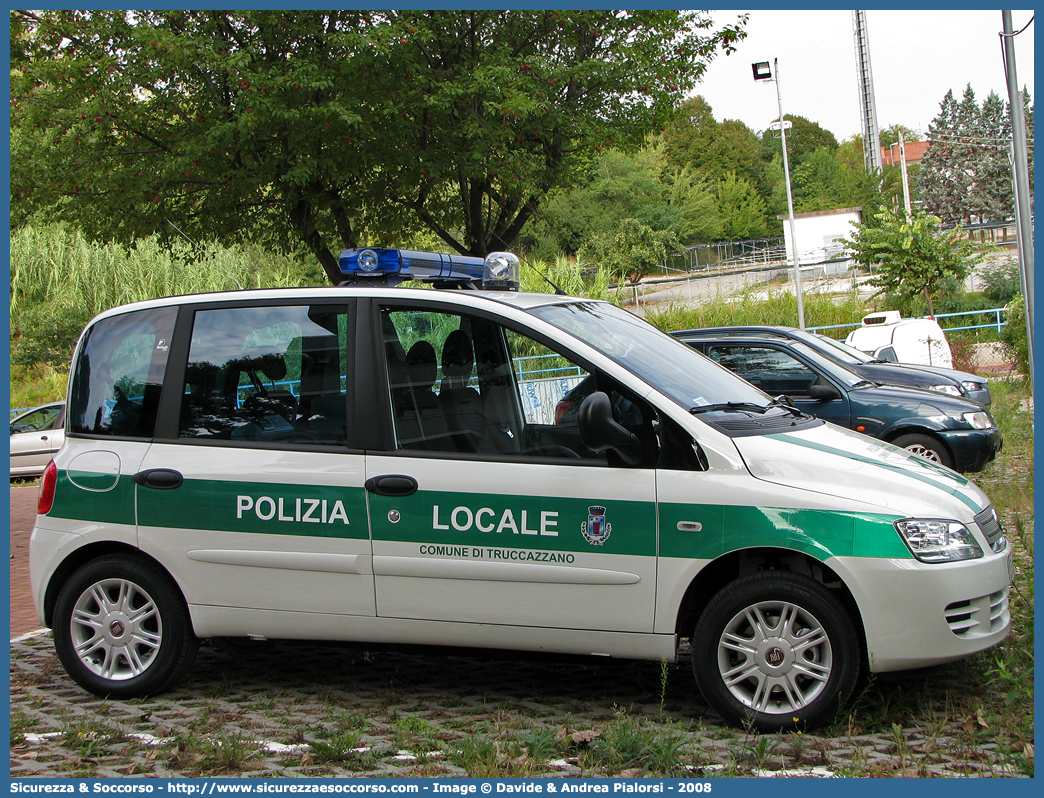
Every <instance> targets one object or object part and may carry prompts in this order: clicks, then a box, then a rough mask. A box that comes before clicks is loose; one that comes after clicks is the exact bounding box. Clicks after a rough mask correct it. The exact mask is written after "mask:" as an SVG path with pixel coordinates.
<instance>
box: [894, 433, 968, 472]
mask: <svg viewBox="0 0 1044 798" xmlns="http://www.w3.org/2000/svg"><path fill="white" fill-rule="evenodd" d="M892 444H893V445H895V446H898V447H899V448H900V449H906V451H908V452H910V453H911V454H916V455H917V456H918V457H923V458H924V459H925V460H928V461H929V462H931V463H938V464H939V465H943V466H946V467H947V468H953V458H952V457H951V456H950V453H949V452H948V451H947V450H946V447H945V446H943V445H942V444H941V443H940V442H939V441H938V440H936V439H935V438H933V437H932V436H931V435H924V434H922V433H919V432H911V433H908V434H906V435H900V436H899V437H898V438H896V439H895V440H893V441H892Z"/></svg>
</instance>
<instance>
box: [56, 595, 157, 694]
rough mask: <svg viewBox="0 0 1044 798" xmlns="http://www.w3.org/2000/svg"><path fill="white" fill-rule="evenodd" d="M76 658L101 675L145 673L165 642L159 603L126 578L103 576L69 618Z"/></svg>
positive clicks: (116, 678)
mask: <svg viewBox="0 0 1044 798" xmlns="http://www.w3.org/2000/svg"><path fill="white" fill-rule="evenodd" d="M69 633H70V635H71V637H72V644H73V647H74V649H75V651H76V656H77V657H79V659H80V662H82V663H83V665H84V667H86V668H87V669H88V670H89V671H91V672H92V673H94V674H95V675H97V676H100V677H102V678H103V679H111V680H113V681H125V680H127V679H133V678H134V677H135V676H139V675H141V674H142V673H144V672H145V671H146V670H147V669H148V667H149V666H150V665H151V664H152V662H153V661H154V660H155V658H156V655H157V654H158V653H159V650H160V644H161V643H162V641H163V621H162V619H161V618H160V613H159V610H158V609H157V607H156V602H155V601H153V600H152V597H151V596H150V595H149V594H148V593H146V592H145V591H144V590H142V589H141V587H139V586H138V585H136V584H134V583H133V582H131V581H129V580H127V579H103V580H100V581H98V582H95V583H94V584H93V585H91V586H90V587H89V588H87V589H86V590H84V591H83V593H81V594H80V597H79V598H78V599H77V600H76V604H75V605H74V606H73V610H72V617H71V618H70V620H69Z"/></svg>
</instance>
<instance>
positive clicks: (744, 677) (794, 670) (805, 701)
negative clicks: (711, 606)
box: [718, 601, 833, 715]
mask: <svg viewBox="0 0 1044 798" xmlns="http://www.w3.org/2000/svg"><path fill="white" fill-rule="evenodd" d="M832 667H833V656H832V652H831V647H830V638H829V637H828V636H827V634H826V631H825V630H824V629H823V625H822V624H821V623H820V622H819V621H818V620H817V619H816V617H815V616H814V615H812V613H810V612H808V610H805V609H803V608H802V607H800V606H798V605H797V604H791V603H789V602H785V601H762V602H759V603H757V604H752V605H751V606H749V607H747V608H746V609H744V610H741V611H740V612H738V613H736V615H735V616H733V618H732V620H731V621H729V623H728V624H727V625H726V626H725V630H724V631H723V632H722V635H721V638H720V640H719V641H718V672H719V673H720V674H721V678H722V680H723V681H724V683H725V687H726V688H727V689H728V691H729V692H730V693H732V695H733V697H735V698H736V700H738V701H739V702H740V703H742V704H743V705H744V706H746V707H749V708H750V709H752V710H755V711H757V712H764V713H767V714H770V715H782V714H786V713H791V712H796V711H797V710H800V709H803V708H804V707H807V706H808V705H809V704H811V703H812V702H813V701H815V699H816V698H817V697H818V696H819V694H820V693H822V692H823V689H824V688H825V687H826V683H827V680H828V679H829V678H830V672H831V669H832Z"/></svg>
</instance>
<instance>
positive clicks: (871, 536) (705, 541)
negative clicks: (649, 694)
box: [51, 472, 911, 560]
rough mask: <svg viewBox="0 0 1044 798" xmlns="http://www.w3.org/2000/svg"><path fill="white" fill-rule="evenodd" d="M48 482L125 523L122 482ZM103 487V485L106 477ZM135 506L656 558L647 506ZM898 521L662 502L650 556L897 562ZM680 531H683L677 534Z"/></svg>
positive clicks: (243, 485)
mask: <svg viewBox="0 0 1044 798" xmlns="http://www.w3.org/2000/svg"><path fill="white" fill-rule="evenodd" d="M58 478H59V486H58V490H57V492H56V496H55V503H54V509H52V511H51V515H55V516H58V517H63V518H75V519H82V520H88V521H95V522H99V523H119V524H127V525H133V524H134V523H135V521H134V499H135V492H134V491H135V487H136V486H135V485H134V483H133V482H132V481H131V479H130V477H129V476H122V477H120V479H119V482H118V483H117V485H116V487H115V488H113V489H112V490H109V491H105V492H95V491H89V490H84V489H82V488H78V487H76V486H75V485H73V484H71V483H70V482H69V480H68V477H67V475H66V474H64V473H63V472H60V473H59V476H58ZM108 479H109V481H110V482H111V477H109V478H108ZM77 480H78V481H79V482H80V483H81V484H84V481H83V479H82V475H80V474H77ZM367 501H368V502H369V506H368V507H367ZM137 502H138V515H139V523H140V524H141V525H143V526H154V527H160V528H169V529H174V530H176V529H200V530H215V531H231V532H246V533H252V534H277V535H301V536H309V537H338V538H350V539H358V540H365V539H367V538H369V537H370V535H371V526H372V537H373V540H374V541H376V542H381V541H387V542H409V543H419V544H435V545H447V546H491V547H497V548H518V549H535V550H540V551H551V552H585V551H586V552H592V553H601V554H618V555H629V556H641V557H654V556H656V553H657V539H656V529H657V518H656V505H655V504H654V503H653V502H639V501H622V500H614V499H606V498H599V497H592V498H590V499H576V498H563V497H543V496H505V495H502V494H472V493H452V492H438V491H418V492H417V493H415V494H413V495H412V496H409V497H389V496H378V495H374V494H368V493H367V492H366V491H365V490H364V489H363V488H362V487H354V488H353V487H337V486H322V485H281V484H274V483H249V482H225V481H220V480H185V482H184V483H182V485H181V487H179V488H177V489H176V490H174V491H163V490H150V489H145V488H143V489H141V490H139V491H137ZM436 508H438V510H437V511H436ZM899 517H900V516H899V515H887V514H880V515H878V514H866V513H843V512H833V511H828V510H806V509H792V508H780V507H744V506H734V505H713V504H687V503H685V504H683V503H677V504H668V503H663V504H661V505H660V507H659V527H660V538H659V554H660V556H661V557H672V558H686V559H714V558H715V557H719V556H721V555H722V554H725V553H727V552H729V551H735V550H737V549H743V548H749V547H776V548H784V549H792V550H796V551H800V552H803V553H805V554H808V555H809V556H812V557H815V558H816V559H819V560H826V559H828V558H829V557H831V556H854V557H888V558H897V559H907V558H909V557H910V556H911V555H910V552H909V550H908V549H907V548H906V546H905V545H904V544H903V543H902V541H901V540H900V538H899V535H898V534H897V533H896V532H895V529H894V528H893V526H892V522H893V521H894V520H896V519H897V518H899ZM368 518H369V520H368ZM593 519H596V520H593ZM597 519H601V521H602V522H603V523H602V533H603V534H602V535H601V536H597V537H596V536H594V535H592V534H591V533H592V531H593V526H594V525H595V524H596V523H597ZM346 521H347V523H345V522H346ZM681 522H686V523H685V524H684V525H683V527H682V528H681V529H679V524H680V523H681ZM694 523H695V524H698V525H699V527H700V528H699V530H698V531H692V525H693V524H694ZM585 530H586V531H587V533H588V534H587V535H585ZM589 537H590V538H592V539H591V540H589V539H588V538H589ZM595 541H598V542H595Z"/></svg>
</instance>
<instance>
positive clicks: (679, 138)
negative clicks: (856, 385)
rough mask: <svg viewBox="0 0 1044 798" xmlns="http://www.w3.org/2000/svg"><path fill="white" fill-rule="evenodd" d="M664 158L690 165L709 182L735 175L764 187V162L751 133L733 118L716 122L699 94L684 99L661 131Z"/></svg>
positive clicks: (709, 108) (674, 162) (758, 144)
mask: <svg viewBox="0 0 1044 798" xmlns="http://www.w3.org/2000/svg"><path fill="white" fill-rule="evenodd" d="M663 143H664V153H665V155H666V158H667V161H668V162H669V163H670V164H671V165H673V166H676V167H686V166H687V167H691V168H693V169H695V170H697V171H698V172H700V174H701V176H702V177H703V178H704V179H706V180H709V181H711V182H717V181H719V180H722V179H723V178H724V177H725V176H726V175H728V174H736V175H737V176H739V177H743V178H745V179H746V180H748V181H749V182H750V183H752V184H753V185H754V186H755V187H756V188H757V189H759V190H761V189H764V188H765V162H764V161H763V160H762V158H761V152H760V143H759V142H758V137H757V136H756V135H754V132H753V131H752V130H751V129H750V128H748V127H747V126H746V125H744V124H743V123H742V122H740V121H738V120H736V119H726V120H724V121H723V122H717V121H715V119H714V115H713V112H712V111H711V107H710V106H709V105H708V104H707V102H706V100H704V99H703V98H702V97H693V98H690V99H688V100H686V101H685V102H684V103H682V104H681V106H680V107H679V109H678V113H677V114H676V115H675V116H674V118H673V119H672V120H671V122H670V123H668V125H667V127H666V129H665V130H664V133H663Z"/></svg>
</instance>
